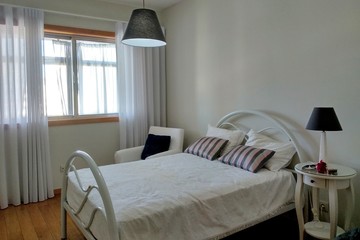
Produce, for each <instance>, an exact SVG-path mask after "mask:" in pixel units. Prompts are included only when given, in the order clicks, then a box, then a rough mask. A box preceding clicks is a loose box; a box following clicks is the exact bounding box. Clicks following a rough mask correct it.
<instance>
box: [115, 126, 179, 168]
mask: <svg viewBox="0 0 360 240" xmlns="http://www.w3.org/2000/svg"><path fill="white" fill-rule="evenodd" d="M149 134H154V135H166V136H170V137H171V141H170V146H169V150H168V151H165V152H161V153H158V154H154V155H151V156H149V157H147V158H146V159H149V158H156V157H161V156H165V155H171V154H175V153H179V152H182V151H183V142H184V129H181V128H167V127H157V126H151V127H150V129H149ZM143 149H144V145H142V146H138V147H133V148H126V149H121V150H119V151H116V152H115V163H124V162H131V161H136V160H140V159H141V153H142V151H143Z"/></svg>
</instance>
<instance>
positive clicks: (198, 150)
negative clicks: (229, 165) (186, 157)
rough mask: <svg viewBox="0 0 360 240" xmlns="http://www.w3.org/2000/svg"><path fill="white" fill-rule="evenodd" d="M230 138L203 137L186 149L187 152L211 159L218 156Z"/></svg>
mask: <svg viewBox="0 0 360 240" xmlns="http://www.w3.org/2000/svg"><path fill="white" fill-rule="evenodd" d="M228 141H229V140H225V139H221V138H217V137H202V138H200V139H199V140H197V141H196V142H194V143H193V144H191V145H190V146H189V147H187V148H186V149H185V151H184V152H185V153H191V154H193V155H196V156H199V157H203V158H206V159H209V160H214V159H215V158H217V157H218V156H219V155H220V153H221V151H222V150H223V149H224V147H225V145H226V144H227V143H228Z"/></svg>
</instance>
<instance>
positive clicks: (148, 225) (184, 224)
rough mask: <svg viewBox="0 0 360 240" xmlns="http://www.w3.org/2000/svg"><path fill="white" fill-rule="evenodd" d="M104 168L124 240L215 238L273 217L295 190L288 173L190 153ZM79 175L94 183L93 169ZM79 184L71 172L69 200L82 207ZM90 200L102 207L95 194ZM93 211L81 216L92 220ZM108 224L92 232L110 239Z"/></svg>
mask: <svg viewBox="0 0 360 240" xmlns="http://www.w3.org/2000/svg"><path fill="white" fill-rule="evenodd" d="M100 169H101V172H102V174H103V176H104V178H105V181H106V183H107V185H108V188H109V192H110V195H111V199H112V202H113V205H114V211H115V215H116V220H117V222H118V226H119V233H120V237H121V239H122V240H130V239H131V240H135V239H144V240H145V239H146V240H149V239H156V240H159V239H161V240H162V239H176V240H180V239H186V240H190V239H211V238H216V237H218V236H219V235H221V234H224V233H229V232H232V231H234V230H236V229H241V226H245V225H249V224H252V223H253V222H254V221H256V220H257V219H259V218H263V217H264V216H267V215H269V214H272V213H273V212H274V211H276V210H277V209H279V208H281V207H282V206H284V205H285V204H287V203H289V202H292V201H293V197H294V191H295V179H294V177H293V175H292V174H291V173H290V172H288V171H285V170H282V171H279V172H271V171H268V170H266V169H261V170H260V171H259V172H257V173H251V172H248V171H244V170H241V169H239V168H235V167H232V166H229V165H225V164H223V163H220V162H218V161H209V160H206V159H203V158H200V157H196V156H194V155H190V154H186V153H180V154H176V155H172V156H166V157H161V158H157V159H149V160H144V161H136V162H131V163H121V164H114V165H108V166H102V167H100ZM79 175H80V177H81V179H82V182H83V184H84V185H85V186H86V185H88V184H94V180H93V179H92V175H91V173H90V172H89V170H87V169H83V170H80V171H79ZM75 181H76V180H75V177H74V175H73V174H70V183H69V188H68V202H69V204H70V205H71V206H73V207H75V208H77V207H76V206H79V204H80V203H81V199H82V198H81V197H80V195H84V194H83V193H81V194H79V193H80V190H79V189H78V187H77V183H75ZM74 183H75V184H74ZM90 200H91V202H92V204H97V205H100V206H102V204H101V202H100V200H99V196H97V195H96V194H91V196H90ZM90 208H92V206H90V205H88V206H86V208H85V212H84V213H81V214H80V215H81V216H82V217H84V218H89V217H90V213H89V212H90V211H91V209H90ZM99 216H100V215H99ZM104 224H105V223H101V219H100V218H99V219H96V220H95V225H96V226H92V228H91V230H92V232H93V233H94V235H95V236H96V237H97V238H98V239H106V238H107V237H106V232H104V230H105V225H104Z"/></svg>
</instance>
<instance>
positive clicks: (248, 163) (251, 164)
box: [219, 145, 275, 173]
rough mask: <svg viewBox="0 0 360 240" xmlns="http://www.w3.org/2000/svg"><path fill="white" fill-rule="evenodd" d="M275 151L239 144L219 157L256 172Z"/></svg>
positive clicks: (225, 161)
mask: <svg viewBox="0 0 360 240" xmlns="http://www.w3.org/2000/svg"><path fill="white" fill-rule="evenodd" d="M274 154H275V151H272V150H268V149H261V148H254V147H250V146H243V145H239V146H237V147H235V148H234V149H233V150H231V151H230V152H228V153H227V154H225V155H224V156H222V157H221V158H219V160H220V161H221V162H223V163H226V164H229V165H231V166H234V167H238V168H242V169H244V170H247V171H250V172H254V173H256V172H257V171H258V170H259V169H260V168H262V167H263V166H264V164H265V163H266V162H267V161H268V160H269V159H270V158H271V157H272V156H273V155H274Z"/></svg>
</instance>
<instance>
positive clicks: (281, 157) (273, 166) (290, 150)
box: [245, 129, 296, 171]
mask: <svg viewBox="0 0 360 240" xmlns="http://www.w3.org/2000/svg"><path fill="white" fill-rule="evenodd" d="M247 136H248V139H247V141H246V143H245V145H247V146H252V147H257V148H265V149H269V150H273V151H275V152H276V153H275V154H274V156H273V157H272V158H271V159H270V160H269V161H268V162H267V163H266V164H265V168H267V169H269V170H271V171H279V170H280V169H282V168H285V167H287V166H288V165H289V164H290V162H291V159H292V157H293V156H294V154H295V153H296V149H295V147H294V145H293V144H292V143H291V142H281V141H278V140H275V139H272V138H270V137H268V136H266V135H264V134H261V133H257V132H256V131H254V130H253V129H251V130H250V131H249V132H248V133H247Z"/></svg>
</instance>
